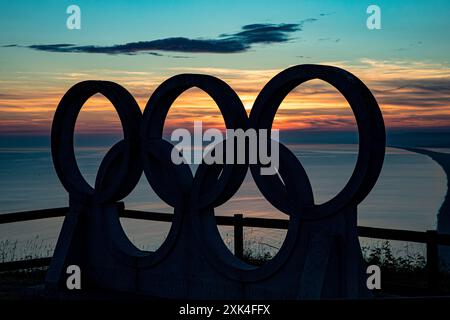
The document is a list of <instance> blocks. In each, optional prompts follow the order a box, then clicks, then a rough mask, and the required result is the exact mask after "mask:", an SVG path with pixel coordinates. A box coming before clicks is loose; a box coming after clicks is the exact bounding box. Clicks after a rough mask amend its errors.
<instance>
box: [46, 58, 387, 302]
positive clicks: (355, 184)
mask: <svg viewBox="0 0 450 320" xmlns="http://www.w3.org/2000/svg"><path fill="white" fill-rule="evenodd" d="M313 79H320V80H323V81H325V82H327V83H329V84H331V85H332V86H334V87H335V88H336V89H337V90H338V91H339V92H340V93H341V94H342V95H343V96H344V97H345V99H346V100H347V101H348V103H349V105H350V107H351V108H352V110H353V113H354V116H355V118H356V123H357V127H358V134H359V153H358V158H357V162H356V165H355V168H354V172H353V174H352V175H351V177H350V179H349V180H348V182H347V184H346V185H345V187H344V188H343V189H342V190H341V191H340V192H338V193H337V195H336V196H335V197H333V198H332V199H331V200H329V201H327V202H326V203H323V204H319V205H317V204H315V203H314V197H313V192H312V188H311V184H310V182H309V179H308V176H307V174H306V172H305V170H304V168H303V166H302V165H301V163H300V161H299V160H298V159H297V158H296V157H295V155H294V154H293V153H292V152H291V151H290V150H289V149H288V148H287V147H286V146H284V145H283V144H282V143H280V144H279V147H280V148H279V152H280V164H279V168H278V172H279V175H271V176H267V175H266V176H265V175H261V174H260V170H258V169H259V168H260V165H259V164H223V165H218V164H205V163H202V164H200V165H199V167H198V169H197V171H196V173H195V175H193V174H192V173H191V170H190V168H189V166H188V165H187V164H183V163H182V164H174V163H173V162H172V161H171V158H170V155H171V152H172V149H173V148H174V146H173V145H172V144H171V143H170V142H168V141H166V140H164V139H163V137H162V135H163V129H164V122H165V119H166V116H167V114H168V112H169V109H170V107H171V105H172V104H173V103H174V101H175V100H176V99H177V97H179V96H180V95H181V94H182V93H183V92H185V91H186V90H188V89H190V88H193V87H197V88H199V89H201V90H203V91H204V92H206V93H207V94H208V95H209V96H210V97H211V98H212V99H213V100H214V101H215V103H216V104H217V106H218V108H219V109H220V112H221V114H222V116H223V118H224V122H225V126H226V128H227V129H235V130H236V129H243V130H245V129H248V128H253V129H255V130H258V129H268V130H270V129H271V128H272V123H273V120H274V117H275V114H276V112H277V110H278V108H279V106H280V104H281V102H282V101H283V99H284V98H285V97H286V96H287V95H288V94H289V92H290V91H291V90H293V89H294V88H295V87H297V86H298V85H301V84H302V83H304V82H306V81H309V80H313ZM97 93H100V94H102V95H104V96H105V97H106V98H107V99H108V100H109V101H110V102H111V103H112V105H113V106H114V108H115V110H116V111H117V113H118V115H119V118H120V122H121V124H122V128H123V139H122V140H121V141H120V142H118V143H117V144H115V145H114V146H113V147H112V148H111V149H110V150H109V151H108V152H107V154H106V155H105V157H104V159H103V160H102V162H101V165H100V167H99V169H98V173H97V177H96V181H95V186H94V187H91V186H90V185H89V183H88V182H87V181H86V180H85V179H84V178H83V176H82V174H81V172H80V170H79V168H78V165H77V162H76V158H75V152H74V145H73V139H74V128H75V123H76V121H77V116H78V114H79V112H80V110H81V108H82V107H83V105H84V103H85V102H86V101H87V100H88V99H89V98H90V97H92V96H93V95H95V94H97ZM269 132H270V131H269ZM51 146H52V157H53V163H54V166H55V169H56V172H57V175H58V177H59V179H60V181H61V183H62V184H63V186H64V188H65V189H66V190H67V191H68V193H69V195H70V206H71V210H72V209H73V208H81V207H82V208H91V209H89V210H91V211H92V210H94V211H95V212H97V215H99V216H102V217H103V215H102V214H101V213H98V212H109V213H108V214H111V212H113V211H114V210H113V211H111V210H110V209H108V208H110V207H111V205H112V204H115V203H116V202H117V201H120V200H121V199H123V198H125V197H126V196H127V195H128V194H129V193H130V192H131V191H132V190H133V189H134V187H135V186H136V185H137V183H138V182H139V179H140V177H141V175H142V172H144V173H145V176H146V178H147V180H148V182H149V184H150V185H151V187H152V189H153V190H154V191H155V193H156V194H157V195H158V196H159V197H160V198H161V199H162V200H163V201H164V202H165V203H167V204H168V205H170V206H171V207H173V208H174V218H173V222H172V226H171V229H170V232H169V235H168V236H167V238H166V240H165V242H164V243H163V244H162V245H161V247H160V248H159V249H158V250H156V251H155V252H143V251H140V250H138V249H136V248H135V247H134V246H133V245H132V244H131V242H130V241H129V240H128V239H127V237H126V235H124V233H123V231H121V230H122V229H121V228H120V227H119V224H120V222H119V220H118V217H114V218H112V217H110V216H109V217H103V218H92V217H90V218H88V220H89V219H94V220H95V219H97V220H95V221H94V220H91V221H90V222H89V223H91V224H93V225H96V224H102V223H104V222H105V221H108V222H107V224H108V226H109V227H108V228H111V230H114V232H112V231H111V232H112V233H110V234H109V235H105V236H103V240H105V239H106V238H107V239H108V240H107V242H111V243H112V244H111V245H112V246H113V247H114V249H111V248H110V249H109V250H110V251H111V252H113V251H114V252H115V253H112V254H111V255H112V256H114V258H111V259H112V260H111V261H119V260H120V263H122V264H123V265H124V268H132V269H139V270H141V272H142V270H149V269H151V270H153V271H152V272H153V273H155V270H157V268H158V265H161V264H164V263H163V262H164V260H167V259H169V260H170V256H171V255H172V253H173V251H176V249H175V248H176V247H177V246H180V244H179V242H180V241H181V242H183V241H184V242H185V243H188V244H185V245H186V246H198V248H197V250H196V251H198V252H197V253H192V254H193V255H195V254H198V255H199V256H201V257H202V259H203V260H205V261H207V265H209V266H212V268H213V270H215V271H214V272H216V271H217V272H218V274H220V275H221V276H220V277H223V278H224V279H227V280H224V281H231V283H240V284H244V285H247V286H251V285H252V284H254V283H257V282H264V281H266V280H267V279H270V278H271V277H275V275H276V274H277V272H279V271H280V270H282V269H283V268H285V267H284V266H285V265H286V264H289V261H291V260H292V259H297V260H296V261H297V263H298V264H297V266H298V268H299V270H300V269H302V268H303V269H302V270H303V273H305V270H306V269H307V267H302V266H303V265H304V264H307V259H308V258H307V257H308V255H309V254H308V249H307V248H308V246H309V245H306V244H304V245H300V244H299V243H304V242H305V241H306V240H305V237H309V236H311V235H315V234H316V231H317V229H318V228H319V229H320V228H322V229H323V230H328V231H329V230H331V229H333V228H334V227H333V226H336V225H339V222H336V221H337V219H338V218H336V216H337V215H338V216H339V215H341V216H342V217H344V218H342V217H341V218H342V219H344V220H345V219H347V218H345V216H346V215H353V218H351V219H350V220H351V221H352V222H351V223H350V222H348V221H347V222H346V225H347V229H345V228H344V229H345V231H343V234H345V233H347V234H348V232H349V230H350V229H351V232H350V233H351V235H352V236H351V237H353V238H355V232H356V231H355V230H356V222H355V221H353V220H355V219H354V217H355V216H356V207H357V205H358V204H359V203H360V202H361V201H363V199H364V198H365V197H366V196H367V195H368V194H369V192H370V190H371V189H372V188H373V186H374V185H375V183H376V181H377V179H378V176H379V174H380V172H381V168H382V165H383V160H384V153H385V129H384V122H383V117H382V114H381V111H380V108H379V107H378V104H377V102H376V100H375V98H374V97H373V95H372V94H371V92H370V90H369V89H368V88H367V87H366V86H365V85H364V83H363V82H361V81H360V80H359V79H358V78H357V77H356V76H354V75H353V74H351V73H349V72H347V71H345V70H343V69H340V68H337V67H333V66H323V65H298V66H294V67H290V68H288V69H286V70H284V71H282V72H280V73H279V74H277V75H276V76H275V77H273V78H272V79H271V80H270V81H269V82H268V83H267V84H266V85H265V87H264V88H263V89H262V91H261V92H260V93H259V95H258V96H257V98H256V100H255V103H254V105H253V108H252V109H251V112H250V116H247V113H246V111H245V109H244V106H243V104H242V102H241V100H240V98H239V97H238V95H237V94H236V93H235V92H234V91H233V89H232V88H231V87H230V86H228V85H227V84H226V83H225V82H224V81H222V80H220V79H218V78H215V77H213V76H209V75H201V74H180V75H176V76H174V77H172V78H170V79H168V80H166V81H164V82H163V83H162V84H161V85H160V86H159V87H158V88H157V89H156V90H155V91H154V93H153V94H152V95H151V97H150V99H149V101H148V103H147V105H146V107H145V109H144V112H143V114H142V113H141V111H140V109H139V106H138V104H137V102H136V101H135V99H134V98H133V96H132V95H131V94H130V93H129V92H128V91H127V90H126V89H125V88H123V87H122V86H120V85H118V84H116V83H113V82H108V81H83V82H80V83H78V84H76V85H74V86H73V87H72V88H70V89H69V90H68V91H67V93H66V94H65V95H64V97H63V98H62V100H61V102H60V103H59V105H58V107H57V110H56V113H55V116H54V121H53V125H52V132H51ZM249 168H250V171H251V174H252V176H253V179H254V181H255V183H256V185H257V187H258V188H259V190H260V191H261V193H262V194H263V196H264V197H265V198H266V199H267V200H268V201H269V202H270V203H271V204H272V205H273V206H274V207H275V208H277V209H278V210H280V211H281V212H283V213H285V214H286V215H288V216H289V228H288V233H287V235H286V239H285V241H284V243H283V245H282V247H281V249H280V251H279V252H278V254H277V255H276V256H275V257H274V258H273V259H272V260H270V261H269V262H267V263H265V264H264V265H263V266H261V267H259V268H254V267H250V266H249V265H247V264H245V263H244V262H242V261H240V260H239V259H237V258H236V257H234V256H233V255H232V254H231V252H230V251H229V250H227V248H226V246H225V244H224V243H223V241H222V239H221V237H220V234H219V232H218V229H217V225H216V222H215V218H214V208H216V207H218V206H220V205H221V204H223V203H225V202H227V201H228V200H229V199H230V198H231V197H232V196H233V195H234V194H235V193H236V192H237V190H238V189H239V187H240V186H241V184H242V182H243V181H244V178H245V176H246V173H247V171H248V169H249ZM280 177H281V178H280ZM92 208H95V209H92ZM99 208H102V209H99ZM80 210H81V211H82V210H84V209H74V210H72V211H74V212H77V213H76V214H75V213H74V214H73V217H72V219H75V220H77V219H78V218H76V217H75V215H80V212H81V211H80ZM108 210H109V211H108ZM349 212H350V213H349ZM66 219H68V218H66ZM98 219H100V220H98ZM101 219H104V220H101ZM111 219H115V220H114V221H113V220H111ZM77 221H78V220H77ZM93 221H94V222H93ZM101 221H103V222H101ZM78 223H79V222H78ZM305 225H308V226H310V227H305ZM349 225H352V226H353V225H354V229H355V230H353V227H352V228H350V227H349ZM67 228H69V227H67ZM95 228H97V229H96V232H97V233H101V232H103V231H101V227H100V226H99V225H96V227H95ZM305 228H306V229H305ZM308 228H309V229H308ZM187 229H189V230H190V231H192V232H191V233H190V234H188V232H187V231H186V230H187ZM299 230H303V232H304V235H301V234H300V233H301V231H299ZM64 232H66V233H67V231H64V228H63V231H62V232H61V235H60V240H59V241H58V246H59V247H60V248H59V249H58V246H57V250H56V251H55V254H59V255H62V256H64V257H67V255H68V253H67V250H68V249H67V241H69V242H70V241H73V240H62V237H63V233H64ZM86 232H88V233H89V231H86ZM330 232H331V231H330ZM319 233H320V232H319ZM117 234H120V236H117ZM98 237H99V236H98V235H93V236H91V237H90V239H97V238H98ZM88 238H89V237H88ZM356 239H357V236H356ZM103 240H102V241H103ZM64 241H66V245H64V248H66V249H64V250H65V251H66V252H65V253H62V252H63V251H64V250H63V249H61V248H62V247H63V245H62V244H61V245H60V244H59V242H64ZM105 241H106V240H105ZM351 241H353V242H352V243H354V239H353V240H351ZM99 242H101V241H99ZM105 243H106V242H105ZM305 243H306V242H305ZM93 246H94V247H95V245H94V244H93ZM300 247H302V248H303V249H299V248H300ZM347 248H349V246H347ZM358 248H359V247H358ZM97 249H98V250H101V249H100V248H97ZM97 249H92V250H97ZM184 249H185V250H193V249H187V247H184ZM349 250H350V249H349ZM351 250H357V249H351ZM293 251H301V253H298V254H293ZM58 252H59V253H58ZM293 256H294V257H295V256H297V258H293ZM68 259H69V258H68ZM105 259H106V258H105ZM108 259H109V258H108ZM114 259H115V260H114ZM60 260H61V259H60ZM69 260H70V259H69ZM88 260H89V259H88ZM298 261H302V262H301V263H300V262H298ZM93 264H95V263H93ZM108 266H109V265H108V263H106V262H105V266H104V267H103V268H104V270H106V269H107V267H108ZM105 268H106V269H105ZM152 268H153V269H152ZM155 268H156V269H155ZM199 268H200V267H199ZM203 271H204V270H203ZM59 272H61V271H59ZM96 272H97V273H96ZM96 272H94V273H96V274H98V273H99V271H98V270H97V271H96ZM149 272H150V271H149ZM161 272H163V271H161ZM208 272H209V271H208ZM211 272H212V271H211ZM214 272H213V273H214ZM286 272H287V271H286ZM150 273H151V272H150ZM300 277H305V275H304V274H303V276H301V275H300ZM113 278H114V279H115V277H114V276H112V277H109V278H108V279H109V280H108V279H106V278H105V281H104V282H102V285H101V286H103V287H108V284H107V283H108V281H109V282H114V281H116V280H117V279H116V280H112V279H113ZM302 279H303V278H302ZM280 281H281V282H283V281H282V280H280ZM143 286H145V285H143ZM111 287H115V286H114V285H112V286H111ZM147 289H148V288H147ZM178 291H180V292H184V291H183V290H182V289H180V290H178ZM194 291H195V292H197V294H193V295H192V294H191V295H189V294H186V293H183V294H181V293H179V294H178V293H177V294H167V293H166V294H165V296H169V297H186V296H191V297H192V296H193V297H203V296H204V293H202V290H200V289H197V290H194ZM147 292H152V293H154V291H152V289H148V290H147ZM247 295H248V294H247ZM235 296H236V295H235ZM237 296H238V295H237ZM250 296H252V295H251V294H250ZM256 296H258V294H256ZM217 297H222V296H221V295H218V296H217ZM263 297H265V296H263Z"/></svg>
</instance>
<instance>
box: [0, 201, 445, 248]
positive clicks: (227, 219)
mask: <svg viewBox="0 0 450 320" xmlns="http://www.w3.org/2000/svg"><path fill="white" fill-rule="evenodd" d="M68 211H69V208H68V207H61V208H52V209H42V210H34V211H25V212H14V213H5V214H0V224H4V223H12V222H21V221H30V220H38V219H47V218H56V217H62V216H65V215H66V213H67V212H68ZM120 216H121V217H122V218H130V219H138V220H148V221H162V222H171V221H172V218H173V215H172V214H171V213H161V212H149V211H140V210H130V209H126V210H124V211H122V212H121V213H120ZM216 221H217V224H218V225H221V226H234V225H235V223H236V218H235V217H234V216H216ZM240 224H241V225H242V226H243V227H253V228H268V229H287V228H288V225H289V220H286V219H272V218H270V219H268V218H253V217H243V218H242V221H240ZM358 235H359V236H360V237H367V238H376V239H386V240H399V241H409V242H418V243H427V242H428V241H429V234H428V233H427V232H421V231H409V230H398V229H385V228H374V227H363V226H358ZM435 236H436V241H437V243H438V244H440V245H450V234H439V233H438V234H436V235H435Z"/></svg>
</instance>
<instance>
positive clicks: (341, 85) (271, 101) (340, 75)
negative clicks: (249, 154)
mask: <svg viewBox="0 0 450 320" xmlns="http://www.w3.org/2000/svg"><path fill="white" fill-rule="evenodd" d="M313 79H320V80H323V81H325V82H327V83H329V84H331V85H332V86H334V87H335V88H336V89H337V90H338V91H339V92H340V93H341V94H342V95H343V96H344V97H345V99H346V100H347V101H348V103H349V104H350V107H351V108H352V110H353V113H354V115H355V118H356V123H357V126H358V134H359V152H358V159H357V162H356V165H355V169H354V171H353V174H352V175H351V177H350V179H349V180H348V182H347V184H346V185H345V187H344V188H343V189H342V190H341V191H340V192H339V193H338V194H337V195H336V196H335V197H334V198H332V199H331V200H329V201H327V202H325V203H323V204H320V205H315V206H314V208H313V210H308V212H305V214H303V215H302V216H303V218H310V219H316V218H323V217H326V216H329V215H332V214H335V213H337V212H339V211H340V210H341V209H343V208H345V207H349V206H356V205H357V204H359V203H360V202H361V201H362V200H363V199H364V198H365V197H366V196H367V195H368V194H369V192H370V190H371V189H372V188H373V186H374V185H375V183H376V181H377V179H378V176H379V174H380V172H381V167H382V165H383V160H384V152H385V143H386V142H385V140H386V137H385V130H384V122H383V117H382V115H381V111H380V108H379V107H378V104H377V102H376V100H375V98H374V97H373V95H372V93H371V92H370V90H369V89H368V88H367V87H366V86H365V85H364V83H362V82H361V81H360V80H359V79H358V78H357V77H355V76H354V75H353V74H351V73H349V72H347V71H345V70H343V69H340V68H336V67H331V66H322V65H299V66H294V67H291V68H288V69H286V70H284V71H282V72H280V73H279V74H277V75H276V76H275V77H273V78H272V79H271V80H270V81H269V82H268V83H267V84H266V86H265V87H264V88H263V89H262V90H261V92H260V93H259V95H258V97H257V98H256V101H255V103H254V105H253V108H252V110H251V112H250V117H249V123H250V127H251V128H255V129H268V130H270V129H271V128H272V123H273V120H274V117H275V114H276V112H277V110H278V107H279V106H280V104H281V102H282V101H283V99H284V98H285V97H286V96H287V95H288V93H289V92H290V91H291V90H293V89H294V88H295V87H296V86H298V85H300V84H302V83H304V82H306V81H308V80H313ZM250 168H251V172H252V175H253V178H254V180H255V182H256V184H257V185H258V187H259V189H260V190H264V189H267V188H271V192H264V195H265V196H266V198H267V200H268V201H270V202H271V203H272V204H273V205H274V206H275V207H276V208H278V209H279V210H282V211H283V204H282V202H281V201H280V199H281V198H282V197H280V194H281V193H282V192H288V193H289V192H290V191H289V190H287V188H285V187H284V186H283V184H282V183H278V184H276V185H272V187H267V184H268V183H269V181H268V179H271V178H268V176H261V175H260V174H259V172H258V168H259V166H257V165H251V166H250ZM291 170H298V168H291ZM264 184H266V186H264ZM273 186H275V187H273ZM277 186H278V187H277ZM289 197H293V198H294V199H296V198H300V197H301V195H295V194H290V196H289ZM299 207H300V204H299Z"/></svg>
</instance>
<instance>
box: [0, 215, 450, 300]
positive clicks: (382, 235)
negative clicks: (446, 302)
mask: <svg viewBox="0 0 450 320" xmlns="http://www.w3.org/2000/svg"><path fill="white" fill-rule="evenodd" d="M68 210H69V208H68V207H63V208H52V209H43V210H35V211H26V212H14V213H6V214H0V224H5V223H13V222H21V221H30V220H38V219H47V218H55V217H62V216H65V215H66V213H67V212H68ZM120 217H122V218H131V219H139V220H149V221H163V222H171V221H172V217H173V215H172V214H170V213H159V212H147V211H138V210H128V209H125V210H123V211H121V212H120ZM216 221H217V224H218V225H221V226H232V227H233V228H234V248H235V250H234V251H235V255H236V256H237V257H239V258H241V259H242V258H243V256H244V227H254V228H269V229H287V228H288V223H289V220H285V219H267V218H253V217H244V216H243V215H242V214H235V215H234V216H216ZM358 235H359V236H360V237H366V238H375V239H386V240H399V241H408V242H416V243H424V244H426V256H427V259H426V261H427V263H426V270H427V280H428V288H429V289H430V290H432V291H436V290H438V288H439V273H440V272H439V254H438V246H439V245H447V246H450V234H439V233H437V232H436V231H435V230H428V231H426V232H420V231H408V230H395V229H385V228H373V227H362V226H358ZM50 260H51V258H50V257H48V258H37V259H31V260H23V261H11V262H3V263H0V272H2V271H11V270H19V269H28V268H36V267H45V266H48V265H49V263H50Z"/></svg>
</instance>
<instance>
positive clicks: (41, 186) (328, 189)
mask: <svg viewBox="0 0 450 320" xmlns="http://www.w3.org/2000/svg"><path fill="white" fill-rule="evenodd" d="M288 147H289V148H290V149H291V151H292V152H293V153H294V154H295V155H296V156H297V158H298V159H299V160H300V161H301V163H302V164H303V167H304V168H305V170H306V172H307V174H308V176H309V179H310V181H311V184H312V187H313V191H314V198H315V201H316V203H324V202H326V201H327V200H329V199H331V198H332V197H334V195H336V194H337V193H338V192H339V191H340V190H341V189H342V188H343V187H344V185H345V184H346V182H347V180H348V179H349V177H350V176H351V174H352V172H353V169H354V166H355V163H356V159H357V154H358V146H357V145H355V144H290V145H288ZM108 149H109V146H84V147H83V146H77V148H76V157H77V161H78V165H79V167H80V170H81V172H82V173H83V175H84V177H85V179H86V180H87V181H88V182H89V183H91V184H92V183H93V182H94V181H95V176H96V172H97V169H98V166H99V164H100V162H101V160H102V158H103V157H104V155H105V154H106V152H107V151H108ZM440 151H444V152H450V150H440ZM446 189H447V180H446V176H445V173H444V172H443V170H442V169H441V167H440V166H439V165H438V164H437V163H435V162H434V161H433V160H431V159H430V158H428V157H427V156H425V155H421V154H416V153H412V152H408V151H404V150H401V149H396V148H387V149H386V156H385V161H384V166H383V169H382V172H381V175H380V177H379V179H378V182H377V184H376V185H375V187H374V188H373V190H372V192H371V193H370V194H369V195H368V197H367V198H366V199H365V200H364V201H363V202H362V203H361V204H360V205H359V207H358V225H360V226H370V227H382V228H392V229H403V230H416V231H426V230H430V229H435V228H436V220H437V212H438V210H439V207H440V205H441V203H442V201H443V199H444V196H445V193H446ZM124 202H125V206H126V207H127V208H129V209H136V210H144V211H154V212H167V213H172V211H173V209H172V208H171V207H170V206H169V205H167V204H165V203H164V202H163V201H162V200H160V199H159V198H158V196H157V195H156V194H155V192H154V191H153V190H152V189H151V187H150V185H149V184H148V182H147V180H146V178H145V176H144V175H143V176H142V178H141V180H140V182H139V184H138V185H137V186H136V188H135V189H134V190H133V192H132V193H131V194H130V195H129V196H127V197H126V198H125V199H124ZM67 205H68V194H67V192H66V191H65V189H64V188H63V187H62V185H61V183H60V181H59V180H58V177H57V175H56V173H55V170H54V168H53V164H52V159H51V151H50V148H49V147H47V146H38V145H32V144H31V145H26V146H24V145H20V146H14V145H7V144H6V145H5V144H3V145H2V146H1V147H0V214H4V213H10V212H20V211H27V210H37V209H45V208H52V207H63V206H67ZM215 212H216V215H233V214H236V213H241V214H243V215H244V216H249V217H261V218H280V219H287V218H288V217H287V216H286V215H285V214H284V213H282V212H280V211H278V210H277V209H275V208H274V207H272V206H271V204H270V203H269V202H268V201H267V200H265V199H264V197H263V196H262V195H261V193H260V191H259V190H258V188H257V187H256V185H255V183H254V182H253V178H252V177H251V175H250V174H248V175H247V177H246V179H245V181H244V183H243V184H242V186H241V188H240V189H239V191H238V192H237V193H236V194H235V195H234V196H233V197H232V198H231V199H230V200H229V201H228V202H227V203H225V204H224V205H222V206H220V207H218V208H216V210H215ZM62 221H63V218H52V219H43V220H36V221H28V222H17V223H8V224H2V225H0V262H1V261H9V260H17V259H23V258H27V257H35V256H48V255H51V254H52V252H53V249H54V246H55V243H56V240H57V237H58V234H59V231H60V229H61V225H62ZM121 223H122V226H123V228H124V231H125V232H126V234H127V236H128V237H129V239H130V240H131V241H132V242H133V243H134V244H135V245H136V246H137V247H138V248H140V249H142V250H155V249H157V248H158V247H159V246H160V245H161V243H162V242H163V241H164V239H165V237H166V236H167V234H168V232H169V229H170V223H166V222H152V221H145V222H143V221H135V220H132V219H121ZM220 232H221V235H222V238H223V239H224V242H225V243H226V244H227V245H228V246H229V247H230V250H233V248H232V246H233V238H232V237H233V234H232V229H231V228H228V227H220ZM284 237H285V231H282V230H267V229H265V230H262V229H258V228H246V229H245V230H244V239H245V241H244V244H245V246H247V247H251V246H253V247H255V246H256V247H257V249H258V250H263V251H264V250H267V251H270V252H272V253H273V252H276V251H277V249H278V248H279V247H280V246H281V244H282V242H283V240H284Z"/></svg>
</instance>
